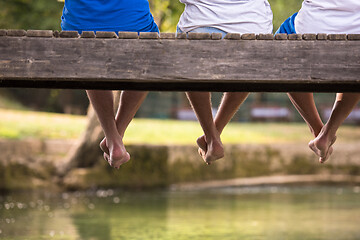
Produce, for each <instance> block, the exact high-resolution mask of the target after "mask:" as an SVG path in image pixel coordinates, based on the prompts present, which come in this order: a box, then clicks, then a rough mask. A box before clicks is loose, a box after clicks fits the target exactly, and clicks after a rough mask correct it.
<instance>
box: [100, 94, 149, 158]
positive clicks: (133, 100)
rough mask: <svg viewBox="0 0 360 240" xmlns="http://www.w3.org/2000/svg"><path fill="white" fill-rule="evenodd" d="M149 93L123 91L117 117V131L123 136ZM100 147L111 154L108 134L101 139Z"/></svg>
mask: <svg viewBox="0 0 360 240" xmlns="http://www.w3.org/2000/svg"><path fill="white" fill-rule="evenodd" d="M147 94H148V92H146V91H123V92H122V93H121V96H120V101H119V107H118V110H117V113H116V117H115V122H116V128H117V132H118V133H119V135H120V136H121V137H124V134H125V130H126V128H127V127H128V126H129V124H130V122H131V120H132V119H133V118H134V116H135V114H136V112H137V111H138V110H139V108H140V106H141V103H142V102H143V101H144V99H145V98H146V96H147ZM100 148H101V149H102V150H103V151H104V153H105V154H109V149H108V148H107V137H106V136H105V138H104V139H103V140H102V141H101V143H100Z"/></svg>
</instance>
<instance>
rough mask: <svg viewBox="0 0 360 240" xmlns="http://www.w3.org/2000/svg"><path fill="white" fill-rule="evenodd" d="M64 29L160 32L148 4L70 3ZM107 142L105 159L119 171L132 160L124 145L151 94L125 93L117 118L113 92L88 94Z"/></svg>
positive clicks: (118, 0)
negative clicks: (140, 109)
mask: <svg viewBox="0 0 360 240" xmlns="http://www.w3.org/2000/svg"><path fill="white" fill-rule="evenodd" d="M61 28H62V29H63V30H72V31H78V32H80V33H81V32H82V31H95V32H96V31H111V32H116V33H117V32H119V31H123V32H159V29H158V26H157V25H156V23H155V22H154V18H153V16H152V14H151V13H150V8H149V2H148V0H129V1H122V0H110V1H101V0H94V1H88V0H66V1H65V4H64V9H63V14H62V17H61ZM89 51H92V49H89ZM87 95H88V97H89V99H90V102H91V104H92V105H93V107H94V110H95V112H96V114H97V116H98V119H99V121H100V124H101V127H102V129H103V131H104V134H105V138H104V139H103V140H102V141H101V143H100V148H101V149H102V150H103V151H104V158H105V159H106V160H107V161H108V163H109V164H110V165H111V166H112V167H115V168H119V167H120V165H121V164H123V163H125V162H127V161H129V160H130V155H129V153H128V152H127V151H126V149H125V146H124V143H123V141H122V139H123V137H124V133H125V130H126V128H127V126H128V125H129V124H130V122H131V120H132V119H133V117H134V116H135V113H136V112H137V110H138V109H139V107H140V105H141V103H142V102H143V100H144V99H145V97H146V95H147V92H142V91H123V92H122V94H121V97H120V103H119V106H118V111H117V114H116V117H115V115H114V103H113V93H112V91H103V90H87Z"/></svg>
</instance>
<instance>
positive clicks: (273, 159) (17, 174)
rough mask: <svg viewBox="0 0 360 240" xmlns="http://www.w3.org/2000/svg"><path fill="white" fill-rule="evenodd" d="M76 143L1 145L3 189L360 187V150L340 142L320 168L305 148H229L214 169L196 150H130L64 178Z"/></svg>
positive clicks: (162, 147) (11, 142)
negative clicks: (118, 160) (126, 158)
mask: <svg viewBox="0 0 360 240" xmlns="http://www.w3.org/2000/svg"><path fill="white" fill-rule="evenodd" d="M75 146H76V140H39V139H37V140H35V139H33V140H4V139H2V140H0V152H1V153H2V154H1V157H0V172H1V174H0V189H1V190H3V191H17V190H31V189H46V190H52V191H64V190H87V189H98V188H124V189H143V188H159V187H160V188H170V189H185V190H186V189H188V190H189V189H190V190H191V189H206V188H215V187H229V186H250V185H264V184H275V185H278V184H294V183H306V184H309V183H314V184H317V183H346V184H356V183H360V179H359V177H358V176H359V175H360V161H358V159H359V158H358V156H360V149H359V148H358V145H357V144H355V143H352V144H349V143H348V142H347V143H341V142H338V143H337V144H336V146H335V151H334V154H333V156H332V157H331V159H330V161H329V162H327V163H326V164H319V163H318V161H317V158H316V156H314V154H313V153H312V152H311V151H310V150H309V149H308V148H307V146H306V144H303V145H299V144H294V143H289V144H284V143H273V144H241V145H238V144H236V145H232V144H228V145H226V146H225V150H226V157H225V158H224V159H221V160H219V161H218V162H216V163H215V164H212V165H210V166H208V165H206V164H204V163H203V161H202V159H201V158H200V157H199V156H198V154H197V148H196V146H194V145H142V144H136V145H127V149H128V151H129V152H130V154H131V156H132V159H131V161H130V162H129V163H127V164H124V165H123V166H121V168H120V170H115V169H112V168H110V167H109V166H108V165H107V163H106V162H105V161H104V160H103V159H102V156H101V151H100V150H99V160H98V162H97V163H96V164H95V165H94V166H92V167H89V168H76V169H73V170H71V171H70V172H69V173H68V174H67V175H65V176H64V177H59V175H58V170H59V168H60V167H61V166H62V165H63V164H65V162H64V161H65V160H66V156H67V154H68V153H69V152H70V151H71V149H72V148H74V147H75Z"/></svg>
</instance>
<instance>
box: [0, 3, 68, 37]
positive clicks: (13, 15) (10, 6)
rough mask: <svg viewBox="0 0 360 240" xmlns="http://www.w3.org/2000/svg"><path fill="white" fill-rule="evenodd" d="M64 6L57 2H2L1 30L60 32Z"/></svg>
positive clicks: (0, 5)
mask: <svg viewBox="0 0 360 240" xmlns="http://www.w3.org/2000/svg"><path fill="white" fill-rule="evenodd" d="M62 6H63V3H60V2H57V1H55V0H1V1H0V29H1V28H3V29H51V30H60V16H61V11H62Z"/></svg>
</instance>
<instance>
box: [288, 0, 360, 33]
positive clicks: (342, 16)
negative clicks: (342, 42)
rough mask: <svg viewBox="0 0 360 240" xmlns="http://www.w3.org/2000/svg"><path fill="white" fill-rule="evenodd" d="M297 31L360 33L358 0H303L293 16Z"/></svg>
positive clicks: (359, 3) (359, 6)
mask: <svg viewBox="0 0 360 240" xmlns="http://www.w3.org/2000/svg"><path fill="white" fill-rule="evenodd" d="M295 31H296V32H297V33H330V34H331V33H348V34H353V33H360V0H305V1H303V3H302V7H301V9H300V11H299V13H298V15H297V16H296V17H295Z"/></svg>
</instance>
